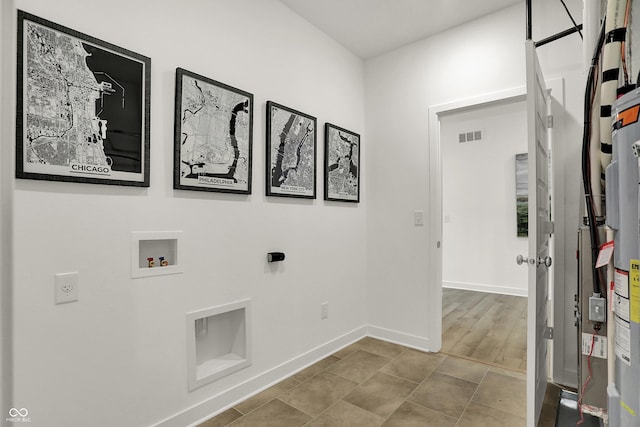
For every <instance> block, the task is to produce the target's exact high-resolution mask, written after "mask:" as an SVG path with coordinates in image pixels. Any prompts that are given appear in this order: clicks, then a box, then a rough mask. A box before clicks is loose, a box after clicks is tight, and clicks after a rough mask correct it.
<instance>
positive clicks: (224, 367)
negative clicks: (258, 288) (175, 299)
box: [187, 300, 251, 390]
mask: <svg viewBox="0 0 640 427" xmlns="http://www.w3.org/2000/svg"><path fill="white" fill-rule="evenodd" d="M250 325H251V302H250V300H243V301H238V302H234V303H230V304H225V305H221V306H217V307H212V308H208V309H205V310H199V311H194V312H191V313H187V356H188V361H187V367H188V375H189V390H194V389H196V388H198V387H201V386H203V385H205V384H208V383H210V382H213V381H215V380H217V379H219V378H221V377H224V376H226V375H229V374H231V373H233V372H236V371H238V370H240V369H243V368H246V367H247V366H250V365H251V327H250Z"/></svg>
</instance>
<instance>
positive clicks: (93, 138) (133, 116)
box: [16, 10, 151, 187]
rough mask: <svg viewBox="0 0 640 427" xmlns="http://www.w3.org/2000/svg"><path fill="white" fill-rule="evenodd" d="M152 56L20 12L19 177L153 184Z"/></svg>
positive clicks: (97, 182)
mask: <svg viewBox="0 0 640 427" xmlns="http://www.w3.org/2000/svg"><path fill="white" fill-rule="evenodd" d="M150 80H151V60H150V59H149V58H147V57H145V56H142V55H140V54H137V53H134V52H131V51H129V50H126V49H123V48H121V47H118V46H115V45H112V44H110V43H107V42H104V41H102V40H99V39H96V38H94V37H91V36H88V35H85V34H82V33H79V32H77V31H74V30H72V29H69V28H66V27H63V26H61V25H58V24H55V23H53V22H50V21H47V20H45V19H42V18H39V17H37V16H33V15H30V14H28V13H26V12H23V11H20V10H19V11H18V88H17V101H18V102H17V104H18V105H17V119H16V177H17V178H25V179H43V180H52V181H72V182H85V183H94V184H115V185H129V186H139V187H148V186H149V128H150V127H149V119H150V113H149V112H150V108H149V101H150V83H151V82H150Z"/></svg>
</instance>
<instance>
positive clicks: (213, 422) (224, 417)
mask: <svg viewBox="0 0 640 427" xmlns="http://www.w3.org/2000/svg"><path fill="white" fill-rule="evenodd" d="M241 416H242V414H241V413H240V412H238V411H236V410H235V409H233V408H232V409H228V410H226V411H224V412H223V413H221V414H219V415H216V416H215V417H213V418H211V419H210V420H207V421H205V422H204V423H202V424H199V425H198V427H225V426H226V425H227V424H229V423H231V422H233V421H235V420H237V419H238V418H240V417H241Z"/></svg>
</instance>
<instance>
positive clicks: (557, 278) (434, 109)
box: [428, 78, 565, 378]
mask: <svg viewBox="0 0 640 427" xmlns="http://www.w3.org/2000/svg"><path fill="white" fill-rule="evenodd" d="M547 87H548V88H550V89H551V90H552V92H551V93H552V97H553V98H554V99H555V100H556V101H557V102H558V103H559V104H560V105H561V106H562V107H564V103H565V101H564V80H563V79H561V78H555V79H550V81H548V82H547ZM524 100H526V87H525V86H518V87H514V88H510V89H505V90H501V91H497V92H491V93H487V94H484V95H480V96H477V97H472V98H466V99H462V100H458V101H453V102H448V103H444V104H438V105H433V106H430V107H429V213H430V222H429V230H430V233H429V236H430V241H429V242H428V243H429V281H430V283H433V284H435V286H434V288H435V289H436V295H435V298H434V299H433V300H432V301H433V303H432V304H430V308H431V310H433V311H432V312H433V313H434V315H433V316H432V317H431V318H432V320H433V322H434V326H435V331H436V333H435V335H434V337H433V338H434V347H435V348H437V349H438V350H440V349H441V348H442V228H443V214H442V192H443V191H442V151H441V141H440V117H441V116H443V115H445V114H451V113H457V112H461V111H466V110H471V109H476V108H481V107H486V106H490V105H494V104H500V103H505V102H517V101H524ZM558 113H559V114H558V115H556V116H555V117H554V121H555V123H554V127H557V128H559V129H558V130H559V132H554V133H555V138H554V139H555V140H556V141H558V140H562V136H563V132H562V121H563V117H561V116H562V111H560V112H558ZM554 114H556V112H555V111H554ZM554 148H556V150H555V151H554V152H553V154H552V155H553V156H554V160H555V159H558V158H560V159H561V158H562V152H561V144H557V145H555V147H554ZM558 148H560V150H559V149H558ZM552 185H553V190H552V191H554V194H553V195H554V198H555V200H554V202H553V211H554V212H553V213H554V216H555V217H556V218H557V221H556V228H555V229H556V238H555V239H554V242H553V245H554V252H555V258H554V260H553V261H554V274H553V276H554V277H553V278H552V279H551V280H552V281H553V282H556V283H564V252H565V250H564V246H565V245H564V238H563V234H564V206H563V204H562V200H563V199H564V194H563V191H564V176H563V173H562V167H561V164H560V162H557V161H554V169H553V171H552ZM516 255H517V254H514V262H515V256H516ZM550 295H553V298H554V300H553V304H552V305H553V307H554V310H551V313H549V319H550V322H554V317H558V310H564V299H563V298H560V299H559V298H558V297H559V296H560V294H558V289H554V293H551V294H550ZM556 302H557V303H556ZM559 318H560V320H562V317H559ZM552 324H553V323H552ZM556 329H559V328H556ZM555 332H556V337H558V338H559V340H558V342H562V341H564V339H563V337H559V336H558V335H560V334H562V331H561V330H557V331H555ZM550 349H551V350H550V353H551V356H552V357H553V358H554V363H550V364H549V374H550V376H551V378H555V374H554V367H555V368H556V370H557V369H558V366H560V365H558V363H557V361H558V360H560V359H562V360H564V348H563V347H562V346H556V348H554V347H553V344H551V346H550ZM558 374H560V375H562V373H560V372H558Z"/></svg>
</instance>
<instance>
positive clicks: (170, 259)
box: [131, 231, 182, 278]
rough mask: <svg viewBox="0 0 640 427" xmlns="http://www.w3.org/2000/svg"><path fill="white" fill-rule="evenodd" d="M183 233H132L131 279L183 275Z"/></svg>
mask: <svg viewBox="0 0 640 427" xmlns="http://www.w3.org/2000/svg"><path fill="white" fill-rule="evenodd" d="M181 237H182V231H134V232H133V233H131V277H133V278H139V277H150V276H162V275H165V274H178V273H182V266H181V265H180V263H179V258H180V239H181Z"/></svg>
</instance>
